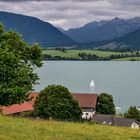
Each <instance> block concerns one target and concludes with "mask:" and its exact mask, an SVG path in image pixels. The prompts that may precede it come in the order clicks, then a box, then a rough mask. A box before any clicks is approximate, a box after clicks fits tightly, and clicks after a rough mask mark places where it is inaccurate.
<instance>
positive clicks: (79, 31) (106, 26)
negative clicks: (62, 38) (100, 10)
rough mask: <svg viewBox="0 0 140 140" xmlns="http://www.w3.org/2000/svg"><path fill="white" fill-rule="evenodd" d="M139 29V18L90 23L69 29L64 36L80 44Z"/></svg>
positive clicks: (108, 38)
mask: <svg viewBox="0 0 140 140" xmlns="http://www.w3.org/2000/svg"><path fill="white" fill-rule="evenodd" d="M139 28H140V18H138V17H137V18H133V19H129V20H125V19H120V18H117V17H116V18H114V19H112V20H111V21H100V22H96V21H95V22H91V23H88V24H86V25H85V26H83V27H81V28H75V29H69V30H67V31H66V34H67V35H68V36H70V37H71V38H73V39H75V40H76V41H78V42H80V43H88V42H93V41H95V42H96V41H104V40H110V39H114V38H117V37H121V36H123V35H125V34H127V33H130V32H132V31H134V30H137V29H139Z"/></svg>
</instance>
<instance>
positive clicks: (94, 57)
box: [43, 51, 140, 61]
mask: <svg viewBox="0 0 140 140" xmlns="http://www.w3.org/2000/svg"><path fill="white" fill-rule="evenodd" d="M78 56H79V58H73V57H62V56H52V55H50V54H44V55H43V60H82V61H84V60H85V61H87V60H88V61H110V60H113V59H119V58H128V57H140V52H139V51H136V52H129V53H121V54H111V55H109V56H106V57H103V56H98V55H96V54H88V53H85V52H83V53H78ZM132 60H135V59H132Z"/></svg>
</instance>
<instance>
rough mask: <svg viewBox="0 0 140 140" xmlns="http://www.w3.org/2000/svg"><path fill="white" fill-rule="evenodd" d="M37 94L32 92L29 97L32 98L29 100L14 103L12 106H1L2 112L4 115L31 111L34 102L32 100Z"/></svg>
mask: <svg viewBox="0 0 140 140" xmlns="http://www.w3.org/2000/svg"><path fill="white" fill-rule="evenodd" d="M37 95H38V94H37V93H36V92H32V93H31V94H30V97H33V99H32V100H31V101H28V102H24V103H22V104H14V105H12V106H8V107H7V106H3V107H2V108H1V109H2V113H3V114H5V115H8V114H16V113H20V112H25V111H31V110H33V104H34V100H35V98H36V96H37Z"/></svg>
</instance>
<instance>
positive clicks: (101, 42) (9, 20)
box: [0, 11, 140, 50]
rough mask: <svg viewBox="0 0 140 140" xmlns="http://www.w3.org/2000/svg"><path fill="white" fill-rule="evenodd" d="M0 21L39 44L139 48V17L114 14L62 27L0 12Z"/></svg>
mask: <svg viewBox="0 0 140 140" xmlns="http://www.w3.org/2000/svg"><path fill="white" fill-rule="evenodd" d="M0 22H2V23H3V24H4V26H5V28H6V30H10V29H14V30H15V31H17V32H19V33H21V34H22V35H23V39H24V40H26V41H27V42H29V43H31V44H32V43H35V42H38V43H39V44H40V45H41V46H42V47H77V48H80V49H82V48H85V49H86V48H88V49H90V48H92V49H93V48H96V49H106V50H107V49H108V50H113V49H120V48H131V49H133V50H140V17H135V18H131V19H121V18H118V17H116V18H114V19H112V20H102V21H94V22H90V23H88V24H86V25H84V26H83V27H80V28H72V29H68V30H64V29H62V28H57V27H55V26H53V25H52V24H50V23H48V22H45V21H42V20H40V19H38V18H35V17H30V16H25V15H20V14H14V13H8V12H3V11H1V12H0Z"/></svg>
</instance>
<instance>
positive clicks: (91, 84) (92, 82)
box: [90, 80, 95, 88]
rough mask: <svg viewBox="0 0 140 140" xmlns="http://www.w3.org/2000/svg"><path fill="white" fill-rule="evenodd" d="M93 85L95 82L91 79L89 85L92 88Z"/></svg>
mask: <svg viewBox="0 0 140 140" xmlns="http://www.w3.org/2000/svg"><path fill="white" fill-rule="evenodd" d="M94 86H95V84H94V81H93V80H92V81H91V83H90V87H91V88H92V87H94Z"/></svg>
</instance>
